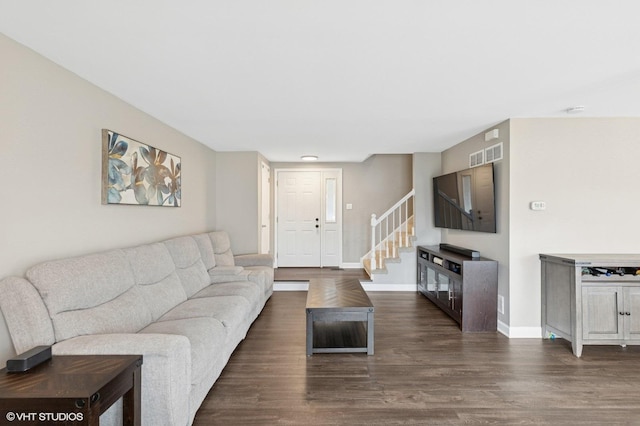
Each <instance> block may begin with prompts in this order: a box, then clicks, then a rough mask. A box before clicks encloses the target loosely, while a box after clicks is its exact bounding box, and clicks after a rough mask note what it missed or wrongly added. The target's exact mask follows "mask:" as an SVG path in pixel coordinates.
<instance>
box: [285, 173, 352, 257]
mask: <svg viewBox="0 0 640 426" xmlns="http://www.w3.org/2000/svg"><path fill="white" fill-rule="evenodd" d="M341 172H342V171H341V170H339V169H338V170H336V169H326V170H302V169H300V170H278V171H276V186H277V190H276V198H277V200H276V239H277V242H276V256H277V259H276V263H277V266H278V267H324V266H340V263H341V262H342V209H341V206H342V173H341Z"/></svg>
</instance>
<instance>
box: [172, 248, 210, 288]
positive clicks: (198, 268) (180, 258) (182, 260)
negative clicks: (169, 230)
mask: <svg viewBox="0 0 640 426" xmlns="http://www.w3.org/2000/svg"><path fill="white" fill-rule="evenodd" d="M164 245H165V246H166V247H167V249H168V250H169V254H171V258H172V259H173V263H174V264H175V265H176V273H177V274H178V278H180V282H181V283H182V287H183V288H184V291H185V293H186V295H187V297H191V296H193V295H194V294H196V293H197V292H199V291H200V290H202V289H203V288H205V287H206V286H208V285H209V284H210V280H209V274H207V268H206V267H205V266H204V263H203V261H202V257H201V254H200V249H199V248H198V244H197V243H196V240H195V239H194V238H192V237H178V238H173V239H171V240H167V241H165V242H164ZM212 255H213V252H212Z"/></svg>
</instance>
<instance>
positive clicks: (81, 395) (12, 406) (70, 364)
mask: <svg viewBox="0 0 640 426" xmlns="http://www.w3.org/2000/svg"><path fill="white" fill-rule="evenodd" d="M141 366H142V356H141V355H67V356H54V357H52V358H51V359H50V360H49V361H47V362H45V363H43V364H41V365H38V366H37V367H34V368H32V369H31V370H29V371H26V372H23V373H9V372H7V370H6V368H3V369H2V370H0V424H15V425H20V426H23V425H43V424H69V425H99V424H100V415H101V414H102V413H104V412H105V411H106V410H107V409H108V408H109V407H111V405H113V403H115V402H116V401H117V400H118V399H120V397H124V398H123V411H124V412H123V418H124V424H125V425H136V426H139V425H140V380H141V371H140V370H141Z"/></svg>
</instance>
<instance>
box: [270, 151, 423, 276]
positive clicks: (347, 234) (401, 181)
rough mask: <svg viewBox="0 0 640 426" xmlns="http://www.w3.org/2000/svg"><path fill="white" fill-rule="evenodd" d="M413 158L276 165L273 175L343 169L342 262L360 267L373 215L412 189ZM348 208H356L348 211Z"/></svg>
mask: <svg viewBox="0 0 640 426" xmlns="http://www.w3.org/2000/svg"><path fill="white" fill-rule="evenodd" d="M412 157H413V156H412V155H411V154H377V155H372V156H370V157H369V158H367V159H366V160H365V161H363V162H361V163H347V162H345V163H322V162H319V163H302V162H300V163H276V162H274V163H271V172H272V174H273V172H274V171H275V170H276V169H294V168H300V169H303V168H311V169H321V168H327V169H342V214H343V216H342V217H343V224H342V261H343V263H360V258H361V257H362V256H363V255H364V254H365V253H366V252H367V251H368V250H369V248H370V245H371V240H370V238H371V236H370V235H371V226H370V223H371V214H372V213H375V214H376V215H381V214H382V213H384V212H385V211H386V210H387V209H389V208H390V207H392V206H393V205H394V204H395V203H396V202H398V201H399V200H400V199H401V198H402V197H404V196H405V195H407V193H409V191H411V188H412V187H413V159H412ZM273 180H274V179H272V181H273ZM272 193H275V191H272ZM347 204H351V205H352V206H353V208H352V209H351V210H346V208H345V206H346V205H347ZM272 205H273V204H272ZM272 241H273V239H272Z"/></svg>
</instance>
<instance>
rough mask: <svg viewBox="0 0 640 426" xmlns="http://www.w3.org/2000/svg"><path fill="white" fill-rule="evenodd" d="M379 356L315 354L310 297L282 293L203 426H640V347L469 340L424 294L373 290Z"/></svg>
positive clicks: (216, 394) (209, 403)
mask: <svg viewBox="0 0 640 426" xmlns="http://www.w3.org/2000/svg"><path fill="white" fill-rule="evenodd" d="M369 296H370V298H371V300H372V302H373V303H374V305H375V307H376V314H375V315H376V318H375V321H376V325H375V327H376V328H375V355H373V356H367V355H366V354H315V355H313V356H311V357H307V356H306V354H305V302H306V292H275V293H274V294H273V296H272V297H271V299H270V300H269V302H268V303H267V305H266V306H265V309H264V311H263V312H262V314H261V315H260V317H259V318H258V319H257V320H256V322H255V323H254V324H253V326H252V327H251V329H250V331H249V333H248V335H247V338H246V339H245V341H243V342H242V343H241V344H240V346H239V347H238V348H237V349H236V351H235V353H234V354H233V356H232V357H231V360H230V361H229V363H228V365H227V366H226V368H225V370H224V371H223V373H222V375H221V377H220V378H219V379H218V381H217V382H216V384H215V385H214V387H213V389H212V390H211V392H210V393H209V395H208V397H207V399H206V400H205V402H204V403H203V405H202V407H201V408H200V410H199V411H198V414H197V416H196V419H195V422H194V425H196V426H204V425H276V424H281V425H394V424H395V425H398V424H414V425H459V424H497V425H516V424H517V425H638V424H640V347H631V346H630V347H627V348H624V349H623V348H621V347H619V346H586V347H585V348H584V352H583V356H582V358H576V357H574V356H573V354H572V353H571V349H570V345H569V344H568V343H567V342H566V341H564V340H561V339H558V340H555V341H551V340H541V339H508V338H506V337H505V336H503V335H501V334H499V333H482V334H468V333H465V334H462V333H461V332H460V331H459V329H458V328H457V326H456V324H455V323H453V322H452V320H450V319H449V318H448V317H447V316H445V315H444V314H443V313H442V312H441V311H439V310H438V309H437V308H435V307H434V306H433V305H432V304H431V303H430V302H429V301H428V300H426V299H425V298H424V297H423V296H421V295H419V294H416V293H400V292H370V293H369Z"/></svg>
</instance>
